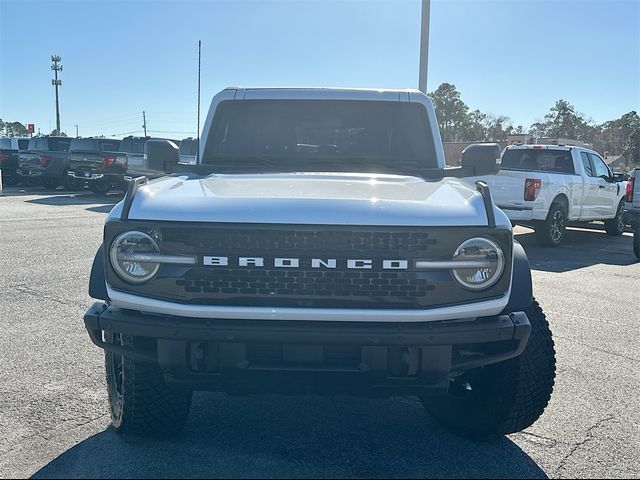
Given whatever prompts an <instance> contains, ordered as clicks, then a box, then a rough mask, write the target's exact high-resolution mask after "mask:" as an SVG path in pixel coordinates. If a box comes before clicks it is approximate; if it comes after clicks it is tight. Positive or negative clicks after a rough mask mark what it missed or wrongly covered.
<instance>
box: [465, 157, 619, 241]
mask: <svg viewBox="0 0 640 480" xmlns="http://www.w3.org/2000/svg"><path fill="white" fill-rule="evenodd" d="M477 180H483V181H485V182H486V183H487V184H488V185H489V187H490V188H491V194H492V195H493V198H494V201H495V202H496V204H497V205H498V206H499V207H500V208H501V209H502V210H503V211H504V212H505V213H506V214H507V216H508V217H509V219H510V220H511V222H512V223H513V224H514V225H516V224H518V225H525V226H528V227H532V228H533V229H535V231H536V235H537V237H538V239H539V241H540V242H541V243H542V244H543V245H546V246H556V245H558V244H560V242H562V239H563V238H564V234H565V229H566V226H567V223H569V222H591V221H594V220H603V221H604V224H605V229H606V231H607V233H608V234H609V235H621V234H622V232H623V231H624V227H625V224H624V220H623V210H624V195H625V190H626V182H622V181H618V180H619V179H618V178H617V177H616V176H614V175H613V173H612V172H611V170H610V169H609V167H608V166H607V164H606V163H605V162H604V160H602V158H601V157H600V155H598V153H596V152H594V151H593V150H589V149H587V148H582V147H572V146H561V145H512V146H509V147H507V148H506V149H505V150H504V151H503V152H502V158H501V165H500V172H499V173H498V174H497V175H492V176H484V177H482V178H477Z"/></svg>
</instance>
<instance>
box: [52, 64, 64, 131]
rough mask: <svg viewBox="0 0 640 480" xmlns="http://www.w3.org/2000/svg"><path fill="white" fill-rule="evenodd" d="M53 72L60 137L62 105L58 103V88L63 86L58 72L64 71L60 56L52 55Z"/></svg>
mask: <svg viewBox="0 0 640 480" xmlns="http://www.w3.org/2000/svg"><path fill="white" fill-rule="evenodd" d="M51 61H52V62H53V65H51V70H53V73H54V76H55V78H54V79H53V80H51V85H53V86H55V87H56V135H60V103H59V102H58V87H59V86H60V85H62V80H58V72H61V71H62V65H59V63H60V62H61V61H62V57H61V56H60V55H51Z"/></svg>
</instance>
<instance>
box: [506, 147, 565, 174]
mask: <svg viewBox="0 0 640 480" xmlns="http://www.w3.org/2000/svg"><path fill="white" fill-rule="evenodd" d="M500 169H501V170H527V171H538V172H551V173H569V174H573V173H576V172H575V169H574V167H573V159H572V158H571V152H570V151H568V150H548V149H540V150H535V149H533V148H526V149H524V148H521V149H513V150H507V151H506V152H504V154H503V155H502V163H501V165H500Z"/></svg>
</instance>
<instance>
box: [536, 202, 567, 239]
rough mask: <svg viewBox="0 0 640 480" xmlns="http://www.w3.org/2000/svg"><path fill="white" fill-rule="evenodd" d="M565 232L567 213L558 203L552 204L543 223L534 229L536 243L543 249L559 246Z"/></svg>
mask: <svg viewBox="0 0 640 480" xmlns="http://www.w3.org/2000/svg"><path fill="white" fill-rule="evenodd" d="M566 230H567V212H566V211H565V209H564V207H563V206H562V205H561V204H559V203H554V204H552V205H551V208H550V209H549V213H548V214H547V218H546V220H545V221H543V222H540V223H539V224H538V225H536V227H535V232H536V237H537V238H538V242H540V244H541V245H543V246H545V247H556V246H558V245H560V243H561V242H562V239H563V238H564V235H565V232H566Z"/></svg>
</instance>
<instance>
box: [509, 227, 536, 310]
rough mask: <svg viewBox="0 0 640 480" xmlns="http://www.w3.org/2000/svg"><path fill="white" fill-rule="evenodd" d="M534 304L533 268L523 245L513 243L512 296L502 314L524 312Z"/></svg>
mask: <svg viewBox="0 0 640 480" xmlns="http://www.w3.org/2000/svg"><path fill="white" fill-rule="evenodd" d="M531 302H533V284H532V282H531V267H530V266H529V259H528V258H527V254H526V252H525V251H524V248H523V247H522V245H520V242H518V241H517V240H514V241H513V276H512V279H511V295H510V296H509V303H508V304H507V306H506V307H504V310H503V311H502V314H503V315H505V314H508V313H512V312H523V311H525V310H526V309H527V308H529V307H530V306H531Z"/></svg>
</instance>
